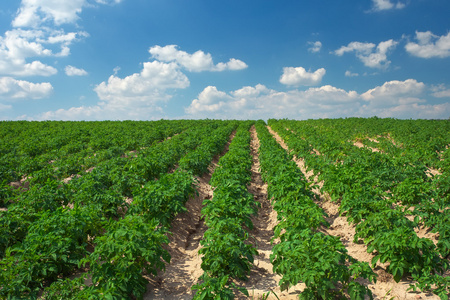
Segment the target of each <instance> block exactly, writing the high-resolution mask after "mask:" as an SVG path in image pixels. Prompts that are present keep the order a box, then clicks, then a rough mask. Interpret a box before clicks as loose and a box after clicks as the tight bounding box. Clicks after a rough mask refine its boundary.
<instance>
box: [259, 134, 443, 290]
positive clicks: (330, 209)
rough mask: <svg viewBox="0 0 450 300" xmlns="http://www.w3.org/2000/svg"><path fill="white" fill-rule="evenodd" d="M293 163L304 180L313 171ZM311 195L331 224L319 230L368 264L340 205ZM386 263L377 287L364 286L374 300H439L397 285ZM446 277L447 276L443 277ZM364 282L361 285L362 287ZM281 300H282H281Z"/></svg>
mask: <svg viewBox="0 0 450 300" xmlns="http://www.w3.org/2000/svg"><path fill="white" fill-rule="evenodd" d="M268 129H269V131H270V132H271V133H272V135H273V136H274V137H275V139H276V140H277V141H278V143H279V144H280V145H281V146H282V147H283V148H284V149H286V150H288V147H287V145H286V144H285V143H284V141H283V139H282V138H281V137H280V136H279V135H278V134H277V133H276V132H275V131H273V130H272V129H271V128H270V127H268ZM294 161H295V162H296V163H297V165H298V166H299V168H300V170H302V172H303V173H304V174H305V176H306V178H310V176H311V174H312V170H310V171H309V172H310V173H308V174H306V166H305V163H304V160H303V159H302V158H297V157H295V156H294ZM314 183H315V184H317V185H318V186H319V187H321V186H323V183H321V182H317V177H316V178H314ZM313 192H314V193H315V194H316V196H317V199H318V201H317V202H316V203H317V204H318V205H319V206H320V207H321V208H322V209H323V210H324V211H325V212H326V213H327V215H328V217H327V218H326V220H327V221H328V222H329V223H330V227H329V228H326V227H324V228H322V230H323V232H325V233H327V234H329V235H333V236H339V237H340V239H341V241H342V243H343V244H344V246H345V247H346V249H347V251H348V253H349V254H350V255H351V256H352V257H353V258H355V259H357V260H359V261H365V262H368V263H370V262H371V260H372V258H373V256H374V255H373V254H370V253H367V247H366V246H365V245H364V244H359V243H354V242H353V238H354V236H355V226H354V225H350V224H349V223H348V221H347V218H346V217H345V216H341V215H340V214H339V204H338V203H335V202H331V201H330V200H329V199H330V197H329V196H328V195H323V194H322V193H320V191H319V189H314V190H313ZM418 235H419V236H424V237H425V236H426V237H427V238H431V239H432V240H433V242H435V243H436V235H434V234H429V233H427V232H426V230H425V229H422V230H419V231H418ZM387 266H388V263H385V264H380V263H378V264H377V266H376V267H375V269H374V271H375V273H377V275H378V281H377V283H367V282H366V284H367V285H368V287H369V288H370V289H371V291H372V294H373V296H374V298H375V299H439V297H438V296H436V295H434V294H431V293H420V292H412V291H407V289H408V288H409V285H410V284H413V283H414V281H412V280H408V279H407V278H403V279H402V280H401V281H400V282H398V283H397V282H395V281H394V278H393V276H392V275H391V274H389V273H387V272H386V267H387ZM446 275H448V274H446ZM363 282H364V281H361V283H363ZM280 299H284V298H280Z"/></svg>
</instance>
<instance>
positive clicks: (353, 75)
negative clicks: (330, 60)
mask: <svg viewBox="0 0 450 300" xmlns="http://www.w3.org/2000/svg"><path fill="white" fill-rule="evenodd" d="M345 76H346V77H357V76H359V74H358V73H352V72H351V71H349V70H347V71H345Z"/></svg>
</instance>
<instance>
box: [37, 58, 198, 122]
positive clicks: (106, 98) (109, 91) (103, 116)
mask: <svg viewBox="0 0 450 300" xmlns="http://www.w3.org/2000/svg"><path fill="white" fill-rule="evenodd" d="M114 70H115V71H114V72H115V74H114V75H111V76H110V77H109V79H108V81H104V82H102V83H100V84H99V85H97V86H96V87H95V88H94V91H95V92H96V93H97V96H98V97H99V99H100V100H101V101H100V102H98V103H97V104H96V105H93V106H81V107H72V108H70V109H59V110H56V111H48V112H46V113H43V114H41V115H40V116H38V119H40V120H149V119H160V118H162V117H164V112H163V106H164V104H165V103H166V102H167V101H168V100H170V99H171V97H172V95H171V94H170V90H172V89H184V88H186V87H188V86H189V84H190V83H189V79H188V78H187V77H186V75H185V74H183V73H182V72H181V71H180V66H179V65H177V64H176V63H174V62H171V63H163V62H159V61H153V62H145V63H144V64H143V69H142V70H141V72H140V73H134V74H132V75H129V76H126V77H125V78H120V77H117V76H116V75H117V74H116V73H117V72H116V71H118V68H115V69H114Z"/></svg>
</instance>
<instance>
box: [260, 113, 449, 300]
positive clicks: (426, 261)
mask: <svg viewBox="0 0 450 300" xmlns="http://www.w3.org/2000/svg"><path fill="white" fill-rule="evenodd" d="M388 121H391V120H388ZM392 122H393V121H391V123H390V124H389V125H386V124H385V123H384V120H380V119H372V120H365V119H350V120H335V121H334V122H331V121H330V120H315V121H308V122H296V121H288V120H269V122H268V123H269V125H270V126H271V127H272V128H273V129H274V130H276V131H277V132H278V133H279V134H280V135H281V136H282V137H283V139H284V141H285V142H286V143H287V144H288V146H289V149H291V150H292V153H293V154H295V155H296V156H298V157H302V158H304V159H305V163H306V165H307V167H309V168H311V169H313V170H314V174H313V175H312V176H311V178H310V179H313V177H314V176H318V179H319V180H323V182H324V184H323V187H322V192H326V193H327V194H328V195H330V197H331V198H332V200H333V201H337V202H338V203H339V204H340V213H341V215H345V216H346V217H347V219H348V220H349V222H351V223H353V224H355V225H356V235H355V241H354V242H358V240H362V241H363V242H364V243H365V244H366V245H367V251H368V252H369V253H373V254H374V258H373V260H372V268H373V267H375V266H376V263H377V262H378V261H379V262H381V263H385V262H388V263H389V265H388V267H387V271H388V272H389V273H391V274H392V275H393V276H394V279H395V281H397V282H398V281H400V279H401V278H402V277H404V276H411V277H412V278H413V279H414V280H415V281H416V284H415V285H414V286H412V289H419V290H422V291H433V292H434V293H435V294H437V295H439V296H440V297H441V298H443V299H446V298H447V297H448V296H447V294H448V293H449V286H450V278H449V277H444V276H442V274H443V273H444V272H445V271H446V270H448V269H449V256H450V239H449V238H450V231H449V230H450V209H449V204H450V172H449V171H450V170H449V162H450V159H448V158H449V154H450V150H449V149H448V145H449V141H450V126H449V125H450V123H449V122H448V121H440V122H439V121H434V122H433V121H415V122H414V121H403V122H400V121H398V120H397V121H396V122H397V123H395V122H394V123H392ZM386 123H389V122H386ZM393 124H398V126H393ZM399 125H403V126H404V125H406V126H404V127H402V126H399ZM408 125H409V126H408ZM420 125H422V126H420ZM355 139H360V140H361V139H362V140H363V141H364V144H365V145H366V147H362V148H359V147H355V145H354V144H353V142H354V141H355ZM393 141H395V143H394V142H393ZM370 147H375V148H377V149H379V150H381V151H379V152H377V151H373V150H372V149H371V148H370ZM429 168H438V170H439V175H437V176H427V170H428V169H429ZM423 226H424V227H426V228H428V230H430V231H431V232H433V233H438V235H439V238H438V242H437V244H436V245H435V244H434V243H433V242H432V241H431V240H430V239H427V238H423V237H422V238H421V237H418V236H417V234H416V232H415V230H414V229H415V228H418V227H423Z"/></svg>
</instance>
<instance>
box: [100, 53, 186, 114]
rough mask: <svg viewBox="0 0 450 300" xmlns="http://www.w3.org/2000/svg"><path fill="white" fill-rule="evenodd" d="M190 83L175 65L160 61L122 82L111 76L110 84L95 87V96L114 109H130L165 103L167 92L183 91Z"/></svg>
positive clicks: (151, 63)
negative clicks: (134, 106)
mask: <svg viewBox="0 0 450 300" xmlns="http://www.w3.org/2000/svg"><path fill="white" fill-rule="evenodd" d="M189 84H190V83H189V79H188V78H187V77H186V75H184V74H183V73H182V72H181V71H180V70H179V66H178V65H177V64H176V63H173V62H172V63H163V62H159V61H153V62H146V63H144V67H143V69H142V71H141V72H140V73H135V74H132V75H129V76H127V77H125V78H119V77H117V76H115V75H111V76H110V77H109V79H108V82H102V83H100V84H99V85H97V86H96V87H95V89H94V90H95V92H96V93H97V95H98V97H99V98H100V99H101V100H105V101H109V102H110V103H111V104H112V103H114V104H115V105H120V106H122V105H128V104H129V102H130V101H131V102H133V103H134V104H136V103H137V102H142V103H144V104H145V103H148V102H155V101H160V100H166V99H167V98H168V96H167V95H166V94H165V93H164V91H165V90H167V89H184V88H186V87H188V86H189Z"/></svg>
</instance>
